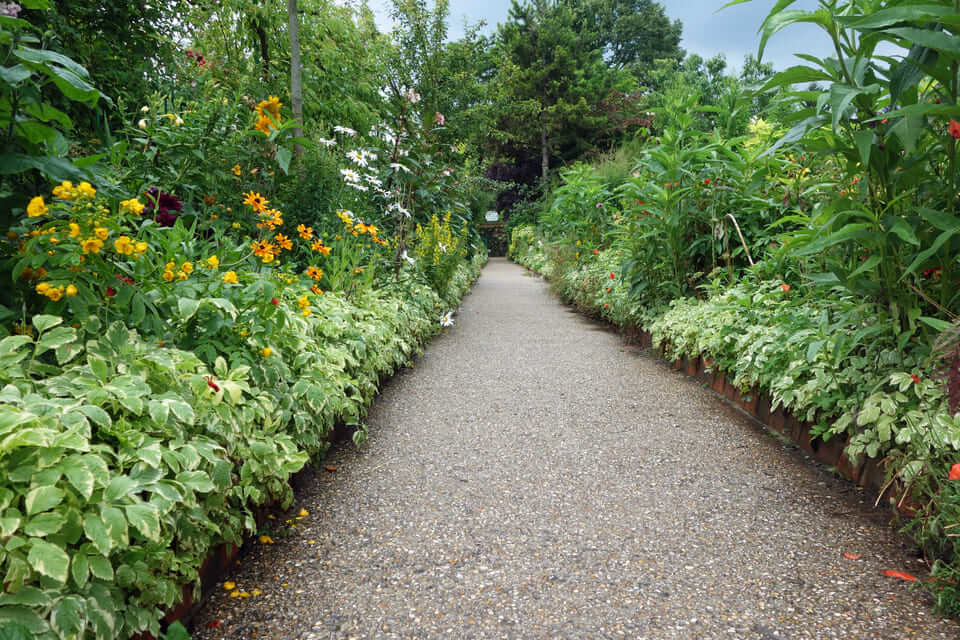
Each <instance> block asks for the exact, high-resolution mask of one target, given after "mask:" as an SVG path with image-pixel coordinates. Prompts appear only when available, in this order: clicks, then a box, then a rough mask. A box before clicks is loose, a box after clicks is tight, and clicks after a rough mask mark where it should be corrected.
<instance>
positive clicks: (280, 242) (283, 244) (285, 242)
mask: <svg viewBox="0 0 960 640" xmlns="http://www.w3.org/2000/svg"><path fill="white" fill-rule="evenodd" d="M273 239H274V240H275V241H276V243H277V246H278V247H280V248H281V249H286V250H287V251H290V250H291V249H293V242H291V241H290V238H288V237H287V236H285V235H283V234H282V233H278V234H277V235H276V236H274V238H273Z"/></svg>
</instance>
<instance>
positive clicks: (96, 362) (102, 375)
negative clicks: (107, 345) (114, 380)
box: [87, 353, 113, 382]
mask: <svg viewBox="0 0 960 640" xmlns="http://www.w3.org/2000/svg"><path fill="white" fill-rule="evenodd" d="M87 364H89V365H90V370H91V371H92V372H93V375H95V376H97V378H98V379H99V380H100V381H102V382H106V381H107V380H109V379H110V375H111V374H112V373H113V367H111V366H110V364H109V363H107V361H106V360H104V359H103V358H101V357H100V356H95V355H93V354H92V353H90V354H87Z"/></svg>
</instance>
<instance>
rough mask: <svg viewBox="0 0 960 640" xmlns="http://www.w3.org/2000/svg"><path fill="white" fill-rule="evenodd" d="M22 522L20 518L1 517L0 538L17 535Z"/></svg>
mask: <svg viewBox="0 0 960 640" xmlns="http://www.w3.org/2000/svg"><path fill="white" fill-rule="evenodd" d="M22 520H23V519H22V518H21V517H20V516H3V517H0V538H9V537H10V536H12V535H13V534H14V533H16V532H17V529H19V528H20V522H21V521H22Z"/></svg>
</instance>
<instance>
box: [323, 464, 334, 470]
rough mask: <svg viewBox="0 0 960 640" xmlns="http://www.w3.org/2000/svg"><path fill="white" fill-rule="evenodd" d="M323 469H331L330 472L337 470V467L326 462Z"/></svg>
mask: <svg viewBox="0 0 960 640" xmlns="http://www.w3.org/2000/svg"><path fill="white" fill-rule="evenodd" d="M324 469H326V470H327V471H331V472H332V471H336V470H337V468H336V467H335V466H333V465H332V464H328V465H327V466H326V467H324Z"/></svg>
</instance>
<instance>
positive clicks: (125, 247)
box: [113, 236, 134, 256]
mask: <svg viewBox="0 0 960 640" xmlns="http://www.w3.org/2000/svg"><path fill="white" fill-rule="evenodd" d="M113 247H114V248H115V249H116V250H117V253H122V254H123V255H125V256H129V255H131V254H132V253H133V251H134V245H133V241H132V240H131V239H130V237H129V236H120V237H119V238H117V239H116V240H115V241H114V243H113Z"/></svg>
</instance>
